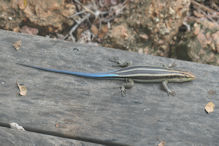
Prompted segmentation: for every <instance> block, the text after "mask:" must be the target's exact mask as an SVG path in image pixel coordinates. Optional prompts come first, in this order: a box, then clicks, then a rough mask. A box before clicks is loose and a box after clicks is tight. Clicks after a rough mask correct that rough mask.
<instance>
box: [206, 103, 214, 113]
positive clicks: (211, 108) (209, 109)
mask: <svg viewBox="0 0 219 146" xmlns="http://www.w3.org/2000/svg"><path fill="white" fill-rule="evenodd" d="M214 107H215V105H214V103H213V102H208V104H206V106H205V111H206V112H207V113H211V112H213V111H214Z"/></svg>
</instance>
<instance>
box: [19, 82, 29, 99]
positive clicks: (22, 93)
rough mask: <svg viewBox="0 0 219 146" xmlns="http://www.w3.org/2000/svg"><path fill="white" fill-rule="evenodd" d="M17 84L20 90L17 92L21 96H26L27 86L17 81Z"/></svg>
mask: <svg viewBox="0 0 219 146" xmlns="http://www.w3.org/2000/svg"><path fill="white" fill-rule="evenodd" d="M17 86H18V88H19V90H20V92H19V94H20V95H21V96H26V95H27V88H26V87H25V86H24V85H21V84H19V83H18V82H17Z"/></svg>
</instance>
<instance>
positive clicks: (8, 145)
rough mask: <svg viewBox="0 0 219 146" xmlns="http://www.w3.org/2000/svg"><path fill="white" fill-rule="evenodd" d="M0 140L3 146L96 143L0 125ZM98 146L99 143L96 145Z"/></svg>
mask: <svg viewBox="0 0 219 146" xmlns="http://www.w3.org/2000/svg"><path fill="white" fill-rule="evenodd" d="M0 142H1V145H4V146H15V145H16V146H24V145H25V146H26V145H28V146H36V145H37V146H46V145H62V146H70V145H74V146H79V145H83V146H96V145H97V144H94V143H88V142H81V141H77V140H71V139H67V138H59V137H56V136H49V135H44V134H38V133H33V132H28V131H19V130H15V129H9V128H3V127H0ZM98 146H100V145H98Z"/></svg>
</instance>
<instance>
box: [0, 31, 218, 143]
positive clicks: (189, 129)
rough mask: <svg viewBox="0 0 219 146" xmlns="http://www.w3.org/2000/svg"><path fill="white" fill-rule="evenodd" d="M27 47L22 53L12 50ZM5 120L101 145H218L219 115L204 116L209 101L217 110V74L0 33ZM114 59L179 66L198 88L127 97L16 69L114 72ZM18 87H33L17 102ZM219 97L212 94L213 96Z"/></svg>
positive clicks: (147, 87) (152, 87) (142, 89)
mask: <svg viewBox="0 0 219 146" xmlns="http://www.w3.org/2000/svg"><path fill="white" fill-rule="evenodd" d="M17 40H22V47H21V48H20V50H19V51H16V50H15V49H14V48H13V47H12V44H13V43H14V42H15V41H17ZM0 48H1V49H0V99H1V102H0V120H1V122H4V123H9V122H12V121H13V122H16V123H18V124H20V125H22V126H28V127H33V128H37V129H42V130H49V131H55V132H59V133H62V134H67V135H71V136H75V137H80V138H84V139H93V140H97V141H99V142H108V143H112V142H115V143H119V144H127V145H156V144H158V143H159V142H160V141H161V140H164V141H166V144H167V145H212V146H213V145H216V144H217V143H219V130H218V129H219V122H218V121H219V112H218V108H216V109H215V111H214V112H213V113H211V114H206V113H205V111H204V106H205V105H206V104H207V102H208V101H212V102H214V103H215V105H216V107H217V105H219V98H218V97H219V96H218V95H219V84H218V81H219V74H218V71H219V67H216V66H210V65H203V64H197V63H191V62H185V61H179V60H173V59H166V58H161V57H153V56H148V55H139V54H137V53H130V52H126V51H121V50H115V49H109V48H101V47H96V46H85V45H80V44H72V43H70V42H65V41H60V40H53V39H48V38H44V37H36V36H29V35H23V34H17V33H13V32H7V31H1V32H0ZM112 57H119V58H120V59H122V60H131V61H132V62H133V64H134V65H160V64H162V63H163V64H169V63H173V62H175V63H176V64H177V67H178V68H180V69H184V70H188V71H191V72H193V73H194V74H195V75H196V76H197V79H196V80H195V81H193V82H188V83H182V84H177V83H173V84H170V88H172V89H174V90H175V91H176V93H177V94H176V96H174V97H173V96H168V95H167V94H166V93H165V92H164V91H162V90H160V85H159V84H153V83H152V84H136V85H135V87H134V88H133V89H131V90H129V91H128V92H127V96H125V97H122V96H121V94H120V91H119V88H118V87H119V86H120V85H121V84H122V82H121V81H115V80H113V81H111V80H94V79H85V78H80V77H74V76H68V75H60V74H55V73H48V72H42V71H37V70H33V69H29V68H24V67H21V66H18V65H16V64H15V63H17V62H20V63H26V64H32V65H40V66H43V67H49V68H56V69H65V70H72V71H85V72H98V71H100V72H104V71H109V70H114V69H115V67H112V63H111V62H110V61H109V59H111V58H112ZM16 81H18V82H20V83H23V84H24V85H25V86H27V89H28V93H27V96H18V95H17V92H18V91H17V87H16ZM209 91H214V92H209Z"/></svg>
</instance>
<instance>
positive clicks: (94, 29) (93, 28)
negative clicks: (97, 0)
mask: <svg viewBox="0 0 219 146" xmlns="http://www.w3.org/2000/svg"><path fill="white" fill-rule="evenodd" d="M91 32H92V33H93V34H94V35H97V34H98V32H99V31H98V29H97V27H96V26H95V25H92V26H91Z"/></svg>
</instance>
